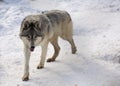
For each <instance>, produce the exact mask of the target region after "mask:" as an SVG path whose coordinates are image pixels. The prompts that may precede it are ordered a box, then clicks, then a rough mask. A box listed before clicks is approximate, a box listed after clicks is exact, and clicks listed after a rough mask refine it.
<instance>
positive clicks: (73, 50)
mask: <svg viewBox="0 0 120 86" xmlns="http://www.w3.org/2000/svg"><path fill="white" fill-rule="evenodd" d="M66 40H67V41H68V42H69V43H70V44H71V49H72V54H75V53H76V51H77V49H76V46H75V43H74V40H73V38H72V37H70V38H67V39H66Z"/></svg>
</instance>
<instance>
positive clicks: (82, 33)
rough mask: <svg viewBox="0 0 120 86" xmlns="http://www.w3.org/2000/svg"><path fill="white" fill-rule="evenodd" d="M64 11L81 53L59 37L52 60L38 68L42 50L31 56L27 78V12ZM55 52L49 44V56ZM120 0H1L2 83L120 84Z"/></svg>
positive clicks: (41, 85)
mask: <svg viewBox="0 0 120 86" xmlns="http://www.w3.org/2000/svg"><path fill="white" fill-rule="evenodd" d="M52 9H59V10H66V11H68V12H69V13H70V15H71V17H72V19H73V23H74V36H73V37H74V40H75V44H76V46H77V50H78V51H77V54H75V55H73V54H71V50H70V45H69V43H68V42H66V41H64V40H62V39H59V45H60V47H61V52H60V54H59V56H58V58H57V60H56V62H54V63H47V62H46V64H45V68H44V69H41V70H37V69H36V67H37V64H38V63H39V59H40V52H41V48H40V47H37V48H36V49H35V52H33V53H32V56H31V60H30V80H29V81H27V82H23V81H22V80H21V77H22V75H23V63H24V56H23V43H22V41H21V40H20V39H19V30H20V24H21V21H22V20H23V18H24V17H25V16H27V15H29V14H36V13H41V11H44V10H52ZM52 54H53V47H52V45H51V44H50V45H49V48H48V54H47V57H51V56H52ZM119 63H120V0H3V2H2V1H0V86H120V64H119Z"/></svg>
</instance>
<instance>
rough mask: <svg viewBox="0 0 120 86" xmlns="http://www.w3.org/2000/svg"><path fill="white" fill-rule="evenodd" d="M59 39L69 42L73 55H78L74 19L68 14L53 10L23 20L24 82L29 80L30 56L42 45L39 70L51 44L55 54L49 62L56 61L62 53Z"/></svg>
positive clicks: (21, 30) (21, 33) (21, 36)
mask: <svg viewBox="0 0 120 86" xmlns="http://www.w3.org/2000/svg"><path fill="white" fill-rule="evenodd" d="M58 37H61V38H63V39H64V40H67V41H68V42H69V43H70V45H71V49H72V53H73V54H75V53H76V51H77V49H76V46H75V43H74V40H73V25H72V19H71V17H70V15H69V13H68V12H66V11H60V10H52V11H48V12H43V13H41V14H39V15H28V16H26V17H25V18H24V19H23V21H22V24H21V28H20V38H21V40H22V41H23V44H24V56H25V64H24V75H23V78H22V80H23V81H27V80H29V60H30V55H31V52H32V51H34V49H35V47H36V46H37V45H41V48H42V53H41V60H40V62H39V64H38V66H37V69H41V68H43V67H44V63H45V58H46V54H47V47H48V43H49V42H50V43H51V44H52V45H53V47H54V54H53V56H52V57H51V58H48V59H47V62H53V61H55V59H56V57H57V56H58V54H59V51H60V47H59V45H58Z"/></svg>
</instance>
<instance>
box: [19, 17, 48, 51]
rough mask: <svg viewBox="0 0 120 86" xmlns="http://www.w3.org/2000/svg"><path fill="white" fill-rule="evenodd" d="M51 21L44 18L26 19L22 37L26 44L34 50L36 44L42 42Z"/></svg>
mask: <svg viewBox="0 0 120 86" xmlns="http://www.w3.org/2000/svg"><path fill="white" fill-rule="evenodd" d="M48 23H49V22H48V21H45V20H44V21H43V19H41V18H40V19H39V20H37V19H36V20H35V18H34V19H24V20H23V22H22V25H21V32H20V38H21V39H22V40H23V42H24V44H25V45H26V46H27V47H28V48H29V49H30V51H34V48H35V46H36V45H38V44H40V43H41V41H42V40H43V39H44V37H45V34H46V33H47V31H48V29H49V24H48Z"/></svg>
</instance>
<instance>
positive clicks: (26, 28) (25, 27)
mask: <svg viewBox="0 0 120 86" xmlns="http://www.w3.org/2000/svg"><path fill="white" fill-rule="evenodd" d="M28 27H29V22H28V21H25V23H24V28H23V30H28Z"/></svg>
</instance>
